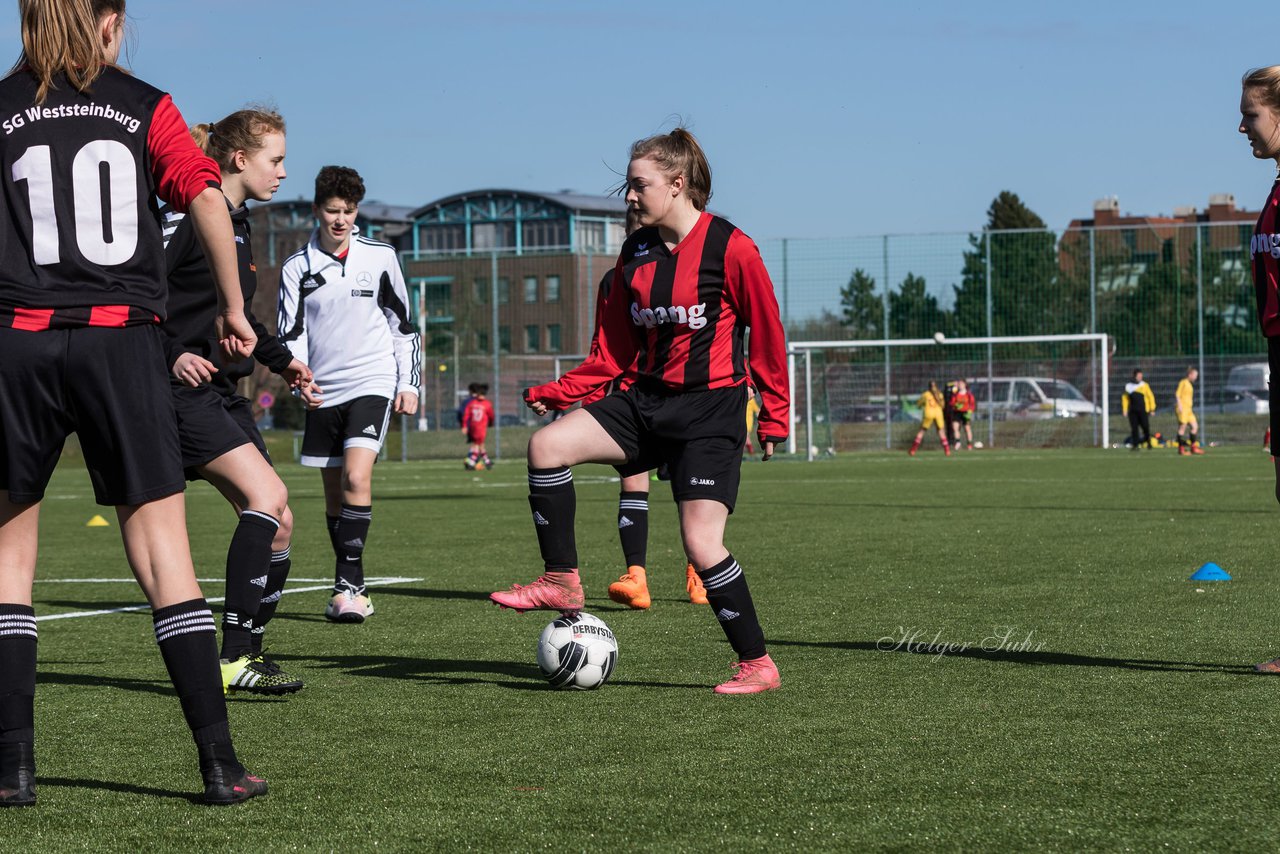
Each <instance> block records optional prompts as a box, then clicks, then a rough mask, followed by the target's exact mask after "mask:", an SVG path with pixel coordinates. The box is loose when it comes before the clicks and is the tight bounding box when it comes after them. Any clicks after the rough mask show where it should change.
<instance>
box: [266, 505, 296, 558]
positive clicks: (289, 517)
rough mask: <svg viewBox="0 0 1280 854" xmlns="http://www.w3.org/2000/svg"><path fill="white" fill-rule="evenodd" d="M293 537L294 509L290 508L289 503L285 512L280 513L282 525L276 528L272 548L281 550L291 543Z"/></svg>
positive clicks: (285, 507)
mask: <svg viewBox="0 0 1280 854" xmlns="http://www.w3.org/2000/svg"><path fill="white" fill-rule="evenodd" d="M292 539H293V511H292V510H290V509H289V505H288V504H286V505H285V506H284V512H283V513H281V514H280V527H279V529H277V530H276V535H275V537H274V538H273V539H272V540H271V550H272V551H277V552H278V551H280V550H281V549H283V548H284V547H285V546H287V545H289V543H290V541H292Z"/></svg>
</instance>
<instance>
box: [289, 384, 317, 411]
mask: <svg viewBox="0 0 1280 854" xmlns="http://www.w3.org/2000/svg"><path fill="white" fill-rule="evenodd" d="M294 393H295V394H297V395H298V398H299V399H300V400H301V401H302V402H303V403H304V404H306V406H307V409H318V408H319V407H320V404H322V403H324V389H322V388H320V386H318V385H316V384H315V381H314V380H308V381H307V382H305V383H303V384H302V385H300V386H298V387H297V388H295V389H294Z"/></svg>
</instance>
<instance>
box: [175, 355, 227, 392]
mask: <svg viewBox="0 0 1280 854" xmlns="http://www.w3.org/2000/svg"><path fill="white" fill-rule="evenodd" d="M170 370H172V371H173V375H174V376H175V377H177V378H178V380H179V381H180V382H181V383H182V384H183V385H185V386H190V387H191V388H198V387H199V386H200V385H201V384H203V383H207V382H209V380H211V379H213V375H214V374H216V373H217V372H218V367H217V365H215V364H214V363H213V362H210V361H209V360H208V359H206V358H205V357H203V356H197V355H196V354H195V353H183V354H182V355H181V356H179V357H178V360H177V361H176V362H174V363H173V367H172V368H171V369H170Z"/></svg>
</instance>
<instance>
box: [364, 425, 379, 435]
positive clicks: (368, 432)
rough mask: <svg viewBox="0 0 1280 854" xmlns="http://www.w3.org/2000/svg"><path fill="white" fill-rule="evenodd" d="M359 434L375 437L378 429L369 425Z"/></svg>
mask: <svg viewBox="0 0 1280 854" xmlns="http://www.w3.org/2000/svg"><path fill="white" fill-rule="evenodd" d="M360 432H361V433H363V434H365V435H366V436H377V435H378V428H377V427H374V426H373V425H372V424H370V425H369V426H368V427H366V428H364V429H363V430H361V431H360Z"/></svg>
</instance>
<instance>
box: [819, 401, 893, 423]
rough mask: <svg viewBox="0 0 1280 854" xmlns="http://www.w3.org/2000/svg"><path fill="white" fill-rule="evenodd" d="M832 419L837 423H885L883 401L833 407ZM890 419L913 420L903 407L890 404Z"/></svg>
mask: <svg viewBox="0 0 1280 854" xmlns="http://www.w3.org/2000/svg"><path fill="white" fill-rule="evenodd" d="M830 412H831V420H832V422H834V423H837V424H856V423H874V422H877V421H878V422H880V423H881V424H883V423H884V404H883V403H853V404H845V405H842V406H833V407H831V410H830ZM889 420H890V421H893V422H899V421H911V420H913V419H912V417H911V416H910V415H908V414H907V413H905V412H903V411H902V407H900V406H898V405H896V404H891V405H890V406H889Z"/></svg>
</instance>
